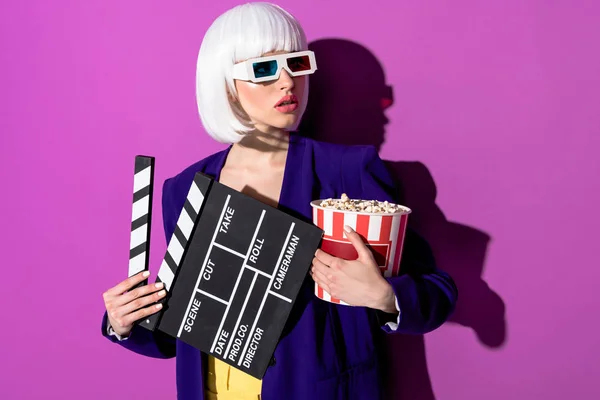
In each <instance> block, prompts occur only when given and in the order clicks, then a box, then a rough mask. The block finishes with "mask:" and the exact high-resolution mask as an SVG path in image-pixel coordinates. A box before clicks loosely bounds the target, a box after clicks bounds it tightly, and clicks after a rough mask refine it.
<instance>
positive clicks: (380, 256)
mask: <svg viewBox="0 0 600 400" xmlns="http://www.w3.org/2000/svg"><path fill="white" fill-rule="evenodd" d="M322 201H323V200H314V201H312V202H311V203H310V205H311V207H312V208H313V223H314V224H315V225H316V226H318V227H319V228H321V229H323V230H324V231H325V234H324V236H323V241H322V243H321V249H322V250H323V251H325V252H327V253H329V254H331V255H333V256H336V257H339V258H343V259H345V260H356V259H357V258H358V253H357V252H356V250H355V249H354V246H353V245H352V243H350V241H349V240H348V239H347V238H346V237H345V236H344V225H348V226H350V227H351V228H352V229H354V230H355V231H356V232H357V233H358V234H359V235H361V236H362V237H363V238H364V239H366V241H367V246H368V247H369V248H370V249H371V250H372V252H373V255H374V256H375V261H377V264H378V265H379V268H380V269H381V273H382V274H383V276H385V277H389V276H397V275H398V274H399V272H400V257H401V255H402V246H403V244H404V235H405V233H406V224H407V222H408V214H410V213H411V209H410V208H408V207H404V206H401V207H400V210H398V211H397V212H395V213H367V212H358V211H342V210H336V209H333V208H326V207H321V206H320V204H321V203H322ZM315 295H316V296H317V297H318V298H320V299H322V300H325V301H329V302H332V303H336V304H344V305H348V304H347V303H345V302H343V301H341V300H340V299H336V298H335V297H331V295H330V294H329V293H327V291H325V290H324V289H322V288H320V287H319V285H317V283H316V282H315Z"/></svg>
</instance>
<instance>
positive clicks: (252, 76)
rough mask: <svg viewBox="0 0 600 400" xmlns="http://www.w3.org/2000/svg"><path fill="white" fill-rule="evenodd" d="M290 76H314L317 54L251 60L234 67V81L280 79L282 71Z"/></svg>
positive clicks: (283, 55)
mask: <svg viewBox="0 0 600 400" xmlns="http://www.w3.org/2000/svg"><path fill="white" fill-rule="evenodd" d="M282 68H285V70H286V71H287V72H288V74H290V76H302V75H308V74H312V73H314V72H315V71H316V70H317V63H316V61H315V53H313V52H312V51H310V50H307V51H298V52H295V53H286V54H277V55H273V56H266V57H258V58H251V59H249V60H246V61H243V62H241V63H237V64H235V65H234V66H233V79H239V80H242V81H252V82H255V83H258V82H265V81H272V80H276V79H279V74H280V73H281V69H282Z"/></svg>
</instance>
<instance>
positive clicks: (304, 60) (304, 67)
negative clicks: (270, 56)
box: [287, 56, 310, 72]
mask: <svg viewBox="0 0 600 400" xmlns="http://www.w3.org/2000/svg"><path fill="white" fill-rule="evenodd" d="M287 66H288V68H289V69H290V71H292V72H301V71H308V70H310V58H309V57H308V56H301V57H290V58H288V59H287Z"/></svg>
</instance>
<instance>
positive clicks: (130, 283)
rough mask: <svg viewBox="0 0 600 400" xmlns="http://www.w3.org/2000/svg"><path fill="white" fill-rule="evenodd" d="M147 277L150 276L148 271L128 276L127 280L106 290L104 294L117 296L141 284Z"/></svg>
mask: <svg viewBox="0 0 600 400" xmlns="http://www.w3.org/2000/svg"><path fill="white" fill-rule="evenodd" d="M148 276H150V272H149V271H143V272H141V273H139V274H136V275H133V276H130V277H129V278H127V279H125V280H124V281H122V282H121V283H119V284H118V285H117V286H115V287H112V288H110V289H108V290H107V291H106V293H105V294H106V295H107V296H119V295H121V294H123V293H125V292H126V291H128V290H129V289H131V288H132V287H134V286H135V285H137V284H138V283H141V282H143V281H144V280H145V279H146V278H148Z"/></svg>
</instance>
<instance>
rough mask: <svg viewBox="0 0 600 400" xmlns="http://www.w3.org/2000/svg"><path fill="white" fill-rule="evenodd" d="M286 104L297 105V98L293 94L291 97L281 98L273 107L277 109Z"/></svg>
mask: <svg viewBox="0 0 600 400" xmlns="http://www.w3.org/2000/svg"><path fill="white" fill-rule="evenodd" d="M287 104H298V98H297V97H296V95H295V94H291V95H288V96H284V97H282V98H281V99H279V101H278V102H277V104H275V107H279V106H282V105H287Z"/></svg>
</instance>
